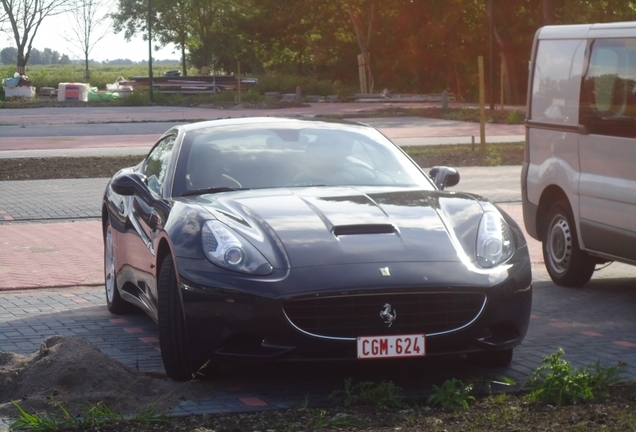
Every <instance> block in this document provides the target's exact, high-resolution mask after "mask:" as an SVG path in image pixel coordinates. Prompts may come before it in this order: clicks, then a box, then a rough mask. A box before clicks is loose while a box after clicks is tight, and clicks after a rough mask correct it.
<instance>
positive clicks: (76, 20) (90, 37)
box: [66, 0, 112, 79]
mask: <svg viewBox="0 0 636 432" xmlns="http://www.w3.org/2000/svg"><path fill="white" fill-rule="evenodd" d="M107 8H108V3H107V2H106V1H105V0H80V2H79V4H78V5H77V7H76V8H74V9H72V10H71V17H72V23H71V26H70V27H71V32H72V33H73V37H66V41H67V42H69V43H70V44H71V45H73V46H75V47H76V48H78V49H79V50H80V52H81V53H82V57H83V58H84V78H86V79H89V78H90V71H89V69H88V57H89V55H90V53H91V51H92V50H93V48H94V47H95V45H97V43H99V41H101V40H102V39H104V37H106V35H108V33H109V32H110V30H111V28H112V26H111V24H110V21H107V20H104V17H105V16H107V13H106V12H107Z"/></svg>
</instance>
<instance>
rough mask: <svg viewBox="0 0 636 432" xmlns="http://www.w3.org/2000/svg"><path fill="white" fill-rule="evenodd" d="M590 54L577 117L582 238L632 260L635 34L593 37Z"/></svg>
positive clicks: (635, 241) (635, 242)
mask: <svg viewBox="0 0 636 432" xmlns="http://www.w3.org/2000/svg"><path fill="white" fill-rule="evenodd" d="M588 53H589V54H588V55H589V63H588V67H587V70H586V73H585V76H584V77H583V83H582V87H581V107H580V120H579V121H580V124H581V125H583V126H584V127H585V128H584V130H585V133H583V134H581V135H579V158H580V164H581V175H580V180H579V194H580V199H579V212H580V213H579V216H580V227H581V241H582V244H583V246H584V247H585V248H586V249H588V250H592V251H597V252H602V253H604V254H609V255H613V256H617V257H621V258H624V259H628V260H636V38H634V37H632V38H613V39H596V40H592V41H591V42H590V44H589V46H588Z"/></svg>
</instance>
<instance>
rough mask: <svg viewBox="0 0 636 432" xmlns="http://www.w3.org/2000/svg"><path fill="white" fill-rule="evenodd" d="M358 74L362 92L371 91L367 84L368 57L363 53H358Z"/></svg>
mask: <svg viewBox="0 0 636 432" xmlns="http://www.w3.org/2000/svg"><path fill="white" fill-rule="evenodd" d="M358 75H359V77H360V93H363V94H367V93H369V87H368V85H367V59H366V56H365V55H363V54H358Z"/></svg>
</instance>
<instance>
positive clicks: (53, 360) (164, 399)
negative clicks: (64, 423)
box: [0, 336, 180, 417]
mask: <svg viewBox="0 0 636 432" xmlns="http://www.w3.org/2000/svg"><path fill="white" fill-rule="evenodd" d="M178 387H179V383H176V382H174V381H170V380H167V379H157V378H152V377H150V376H147V375H145V374H143V373H141V372H138V371H135V370H134V369H131V368H129V367H127V366H125V365H123V364H122V363H120V362H118V361H117V360H114V359H112V358H110V357H108V356H107V355H105V354H104V353H102V352H101V351H100V350H99V349H97V348H96V347H94V346H93V345H91V344H90V343H89V342H87V341H85V340H83V339H81V338H75V337H67V336H51V337H48V338H46V339H45V340H44V341H43V342H42V345H41V346H40V350H39V351H37V352H35V353H33V354H31V355H28V356H25V355H19V354H15V353H10V352H0V417H15V416H17V415H18V412H17V410H16V409H15V407H13V404H12V403H11V401H16V402H18V403H19V404H20V406H22V407H23V408H24V409H25V410H26V411H27V412H29V413H35V412H44V411H51V406H52V403H53V402H54V401H56V402H60V403H61V404H62V405H63V406H64V407H65V408H66V409H67V410H68V411H69V412H70V413H71V414H73V415H77V414H81V413H83V412H84V411H85V410H86V409H87V407H89V406H93V405H95V404H97V403H98V402H103V403H105V404H106V405H107V406H108V407H110V408H111V409H112V410H113V411H117V412H121V413H138V412H141V411H143V410H144V409H145V408H146V407H148V406H150V405H152V404H157V408H158V409H166V408H169V407H171V406H174V404H175V403H176V402H177V401H178V399H179V396H180V395H179V394H176V393H178Z"/></svg>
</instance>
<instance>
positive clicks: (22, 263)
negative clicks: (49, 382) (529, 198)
mask: <svg viewBox="0 0 636 432" xmlns="http://www.w3.org/2000/svg"><path fill="white" fill-rule="evenodd" d="M100 113H101V114H100V115H102V116H103V117H104V118H107V117H108V116H111V115H112V113H110V112H101V111H100ZM121 113H124V115H130V116H135V114H136V113H135V112H134V111H133V110H123V111H121ZM121 113H120V114H121ZM92 114H95V112H92V113H91V115H92ZM147 115H148V114H147V113H144V114H140V117H139V118H144V116H147ZM151 115H152V116H154V117H155V118H164V119H168V116H169V115H174V113H171V112H170V111H169V110H163V109H155V110H152V113H151ZM188 115H192V113H191V112H189V113H188ZM5 116H6V112H4V111H0V124H1V123H8V121H6V117H5ZM52 116H53V117H55V116H58V117H57V120H58V121H57V123H56V122H52V124H53V123H56V124H59V123H62V122H67V123H74V122H75V123H76V122H77V117H76V116H80V117H82V116H83V117H82V118H83V119H84V120H83V121H86V118H88V117H86V115H85V113H84V114H83V113H82V112H75V111H69V112H60V111H55V112H53V113H48V112H45V111H34V112H24V113H21V115H19V116H17V117H14V118H13V121H14V122H15V123H18V122H19V121H34V119H39V120H40V121H44V120H45V119H47V118H49V119H50V118H52ZM162 116H164V117H162ZM89 117H90V116H89ZM29 119H30V120H29ZM173 119H174V118H173ZM386 121H387V120H384V119H380V120H377V122H379V123H380V124H379V125H378V126H381V123H382V122H386ZM409 121H410V120H404V123H405V126H404V128H403V129H404V130H401V129H400V127H399V124H394V125H393V126H395V127H393V131H394V133H395V135H399V134H403V135H404V134H405V133H406V132H407V131H409V132H408V133H413V134H415V132H413V131H414V130H416V129H414V128H413V127H409V126H408V125H406V124H407V123H408V122H409ZM385 125H386V124H385ZM389 126H390V125H389ZM433 127H434V126H430V127H428V128H424V129H421V130H420V133H421V132H422V130H428V131H431V132H432V135H434V133H433V132H435V131H434V130H433ZM439 128H440V129H439V131H441V130H445V131H446V133H447V134H448V131H449V130H452V127H449V126H448V125H446V126H444V127H441V126H439ZM4 130H6V129H3V127H0V135H1V136H0V154H2V153H5V154H6V153H7V150H2V143H7V142H10V141H11V140H12V139H8V138H7V137H6V136H5V135H3V131H4ZM424 136H431V135H428V134H426V135H424ZM446 136H449V135H446ZM119 137H122V135H120V136H119ZM451 137H452V136H451ZM442 138H443V136H442ZM464 138H465V136H464ZM20 139H23V138H13V140H14V141H17V140H20ZM409 139H410V138H409ZM80 141H82V142H83V145H86V143H85V142H84V140H80ZM49 145H50V146H52V147H48V148H45V149H44V150H43V151H45V150H49V151H51V152H54V151H58V149H57V148H56V147H60V146H59V145H57V146H56V145H55V142H54V141H50V142H49ZM130 147H133V146H130ZM121 148H122V147H121V146H118V145H113V146H111V149H121ZM124 148H125V147H124ZM80 149H81V148H80ZM69 150H78V148H70V149H69ZM81 150H88V149H87V148H83V149H81ZM16 151H17V152H23V153H24V152H27V154H31V155H33V154H34V153H28V150H24V149H22V150H20V149H18V150H16ZM94 151H106V150H104V149H103V148H101V147H99V146H97V147H94ZM50 154H51V153H50ZM460 172H461V174H462V181H461V182H460V184H459V186H458V189H462V190H468V191H472V192H475V193H479V194H481V195H484V196H486V197H489V198H491V199H492V200H494V201H496V202H498V203H500V206H501V207H502V208H504V209H505V210H506V211H507V212H509V213H510V214H511V215H512V216H513V217H514V218H515V219H516V220H517V221H519V222H521V208H520V203H519V187H518V185H519V167H498V168H496V169H495V168H464V169H461V170H460ZM105 183H106V179H90V180H55V181H29V182H0V351H14V352H18V353H30V352H33V351H34V350H36V349H37V348H38V347H39V344H40V343H41V342H42V340H43V339H44V338H45V337H46V336H49V335H53V334H63V335H74V336H78V337H82V338H86V339H87V340H89V341H90V342H92V343H93V344H95V345H96V346H97V347H98V348H100V349H101V350H102V351H103V352H105V353H106V354H108V355H110V356H112V357H113V358H116V359H118V360H120V361H121V362H122V363H124V364H126V365H128V366H131V367H138V368H139V369H140V370H143V371H162V365H161V360H160V354H159V352H158V350H157V348H158V334H157V329H156V326H155V324H154V323H153V322H152V320H151V319H150V318H148V317H147V316H146V315H144V314H133V315H126V316H121V317H117V316H113V315H111V314H110V313H109V312H108V311H107V309H106V306H105V304H104V298H103V287H102V286H101V281H102V252H101V233H100V228H99V227H100V225H99V222H98V220H97V219H96V218H97V217H98V216H99V202H100V199H101V194H102V191H103V188H104V185H105ZM529 246H530V249H531V253H532V257H533V262H534V264H533V279H534V287H535V291H534V301H533V313H532V322H531V326H530V330H529V333H528V335H527V337H526V340H525V342H524V344H523V345H521V346H520V347H519V348H518V349H517V350H516V351H515V357H514V359H513V362H512V364H511V365H510V366H509V367H506V368H501V369H496V370H486V369H479V368H475V367H473V366H470V365H468V364H467V363H466V362H465V361H464V360H463V359H461V358H451V359H435V358H428V359H424V360H419V361H407V362H378V363H376V362H365V363H364V364H360V363H355V362H352V363H308V364H307V363H303V364H295V365H284V366H282V365H280V364H274V365H258V366H254V367H251V366H250V367H249V368H245V367H241V366H238V365H237V366H234V367H227V368H224V369H222V371H221V375H220V377H219V379H217V380H216V381H214V382H209V383H204V384H202V385H204V386H207V388H208V389H209V395H208V396H207V397H204V398H203V399H200V400H196V401H184V403H183V404H182V405H180V406H179V407H177V408H176V409H175V411H174V413H175V414H183V413H197V412H200V413H210V412H221V411H246V410H254V409H267V408H276V407H287V406H292V405H294V404H298V403H300V402H302V401H303V400H304V399H305V397H307V396H309V398H310V400H311V401H316V402H317V401H321V400H325V398H326V396H327V395H328V394H329V393H330V392H331V391H333V390H335V389H341V388H342V386H343V382H344V379H345V378H348V377H353V378H354V380H355V381H357V382H359V381H375V382H380V381H382V380H392V381H393V382H394V383H396V384H397V385H399V386H401V387H403V388H404V390H405V392H406V393H407V394H408V395H411V396H422V395H424V394H426V393H427V392H428V391H430V389H431V386H432V385H433V384H439V383H441V382H442V381H443V380H445V379H448V378H459V379H463V380H479V379H485V380H499V379H500V377H501V376H507V377H510V378H512V379H513V380H516V381H517V382H523V381H525V380H526V379H527V378H528V377H529V375H530V373H531V372H532V371H533V370H534V369H536V368H537V367H538V366H539V365H540V364H541V359H542V357H543V356H545V355H548V354H550V353H552V352H554V351H555V350H556V349H558V348H559V347H563V348H564V349H565V351H566V356H565V357H566V358H567V359H568V360H571V361H572V362H573V364H574V365H576V366H585V365H591V364H593V363H595V362H596V361H600V362H601V364H602V365H604V366H610V365H616V364H618V362H624V363H625V364H626V365H627V366H626V367H625V368H624V377H625V379H629V380H633V379H636V336H635V335H636V316H635V315H634V313H633V311H634V309H635V308H636V290H635V289H634V277H636V269H635V268H634V267H629V266H625V265H620V264H612V265H611V266H609V267H607V268H605V269H603V270H601V271H599V272H598V274H597V275H595V278H594V279H593V280H592V282H590V283H589V284H588V285H586V286H585V287H584V288H576V289H567V288H560V287H557V286H555V285H554V284H553V283H552V282H551V281H550V280H549V278H548V277H547V274H546V272H545V270H544V268H543V264H542V263H541V254H540V249H539V248H538V244H537V243H536V242H530V244H529ZM87 285H92V286H87ZM51 286H65V288H59V289H51V288H48V287H51ZM21 287H22V288H23V287H40V289H37V290H33V289H31V290H6V289H7V288H21ZM3 288H4V289H5V290H4V291H2V289H3ZM495 388H498V387H496V386H495ZM0 428H2V425H1V422H0Z"/></svg>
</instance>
